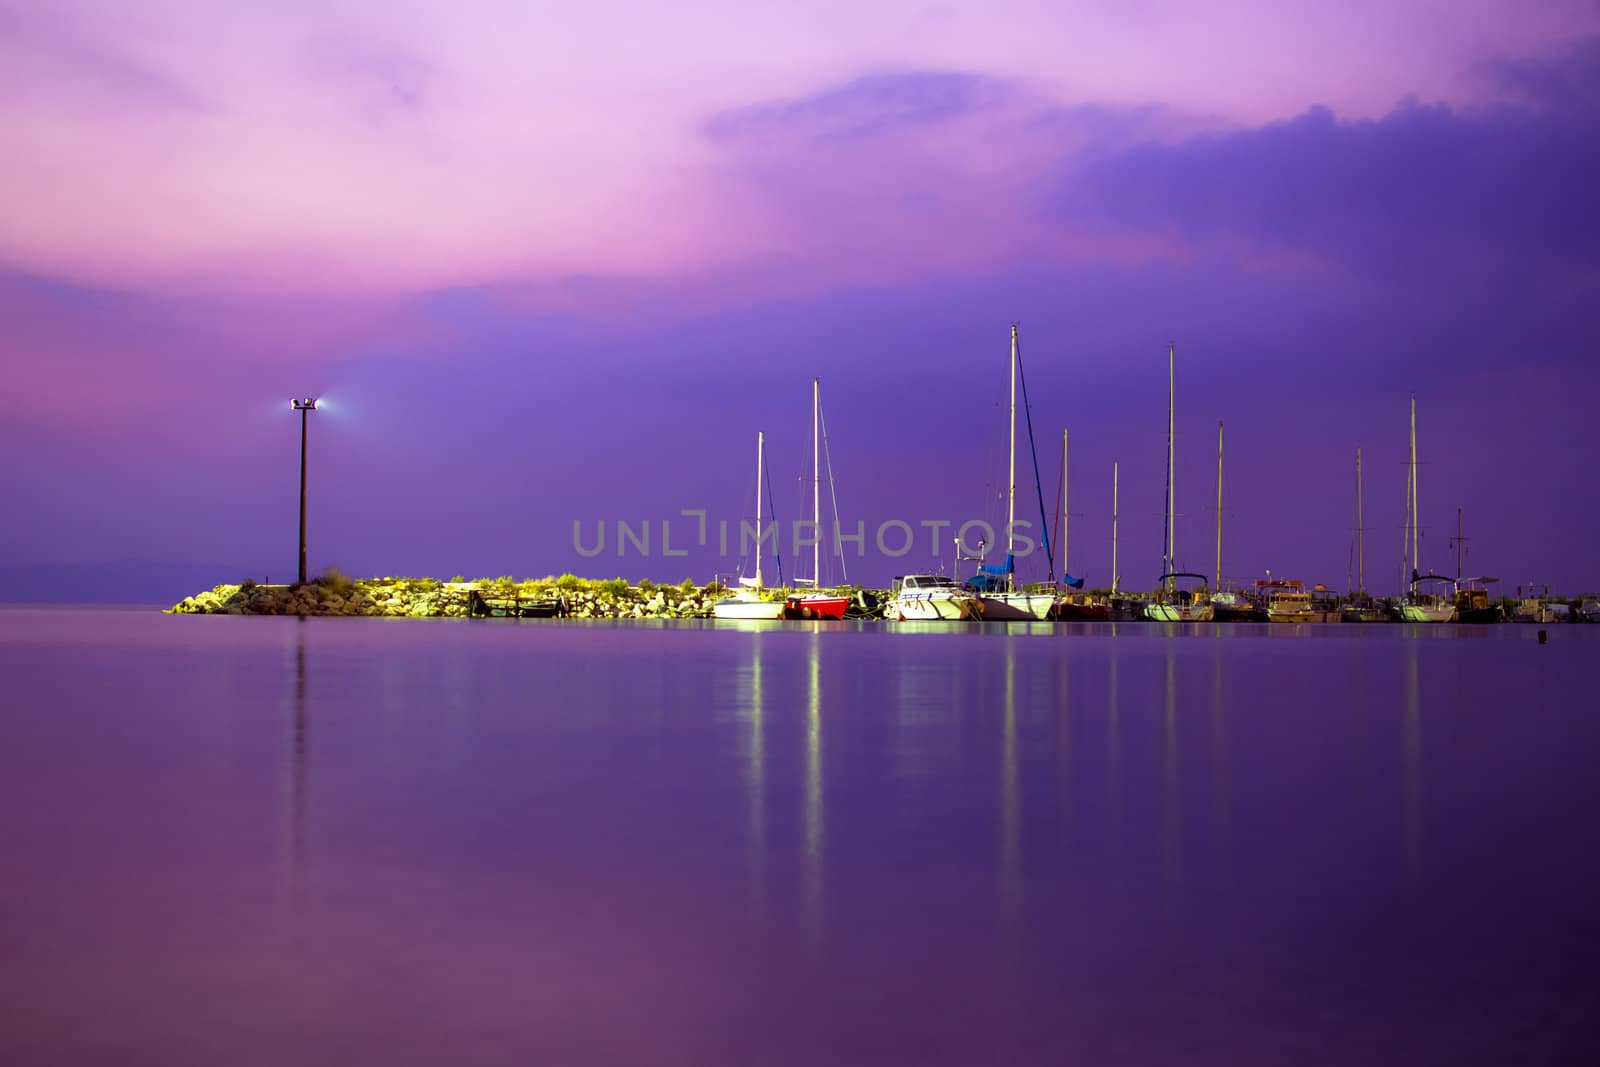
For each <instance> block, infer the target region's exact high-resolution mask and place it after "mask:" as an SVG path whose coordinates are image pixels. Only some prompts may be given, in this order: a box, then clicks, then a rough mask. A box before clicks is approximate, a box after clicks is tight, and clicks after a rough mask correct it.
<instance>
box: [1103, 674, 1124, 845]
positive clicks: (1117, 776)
mask: <svg viewBox="0 0 1600 1067" xmlns="http://www.w3.org/2000/svg"><path fill="white" fill-rule="evenodd" d="M1110 659H1111V679H1110V684H1109V685H1108V686H1107V687H1106V688H1107V691H1108V692H1109V693H1110V695H1111V700H1110V707H1109V708H1108V709H1107V712H1106V718H1107V723H1108V725H1107V727H1106V764H1107V770H1106V790H1107V792H1109V793H1110V794H1111V796H1110V801H1111V825H1113V826H1121V825H1122V709H1121V708H1120V707H1119V706H1118V703H1117V652H1116V646H1115V644H1113V645H1112V649H1111V656H1110Z"/></svg>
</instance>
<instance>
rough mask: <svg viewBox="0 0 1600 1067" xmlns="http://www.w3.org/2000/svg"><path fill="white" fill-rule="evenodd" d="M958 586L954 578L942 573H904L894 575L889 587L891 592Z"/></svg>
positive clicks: (953, 587)
mask: <svg viewBox="0 0 1600 1067" xmlns="http://www.w3.org/2000/svg"><path fill="white" fill-rule="evenodd" d="M955 588H958V586H957V585H956V580H955V579H954V578H946V577H945V576H944V575H942V574H906V575H898V574H897V575H895V577H894V581H893V583H892V584H891V585H890V587H889V591H890V592H891V593H898V592H900V591H901V590H906V591H908V592H909V591H912V590H917V589H955Z"/></svg>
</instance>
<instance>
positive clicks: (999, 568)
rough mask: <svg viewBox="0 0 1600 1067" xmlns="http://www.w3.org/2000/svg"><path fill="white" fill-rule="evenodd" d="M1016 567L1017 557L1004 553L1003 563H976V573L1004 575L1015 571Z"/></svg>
mask: <svg viewBox="0 0 1600 1067" xmlns="http://www.w3.org/2000/svg"><path fill="white" fill-rule="evenodd" d="M1016 569H1017V557H1016V556H1013V555H1011V554H1010V553H1007V554H1006V561H1005V562H1004V563H980V564H978V573H979V574H992V575H995V576H996V577H1004V576H1005V575H1007V574H1012V573H1015V571H1016Z"/></svg>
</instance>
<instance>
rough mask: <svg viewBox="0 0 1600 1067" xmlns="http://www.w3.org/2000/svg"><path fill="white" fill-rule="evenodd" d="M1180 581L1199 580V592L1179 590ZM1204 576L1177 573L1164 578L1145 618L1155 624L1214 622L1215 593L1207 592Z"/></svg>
mask: <svg viewBox="0 0 1600 1067" xmlns="http://www.w3.org/2000/svg"><path fill="white" fill-rule="evenodd" d="M1179 578H1198V579H1200V585H1199V587H1198V588H1195V589H1183V588H1180V587H1179V586H1178V582H1177V580H1178V579H1179ZM1205 582H1206V576H1205V575H1203V574H1184V573H1181V572H1173V573H1171V574H1167V575H1164V576H1163V578H1162V585H1161V588H1160V589H1158V590H1157V591H1156V598H1155V599H1154V600H1152V601H1150V602H1149V603H1148V604H1146V605H1145V606H1144V617H1145V618H1146V619H1148V620H1150V621H1151V622H1210V621H1211V620H1212V619H1213V618H1215V617H1216V612H1215V610H1214V609H1213V608H1212V607H1211V593H1210V591H1209V590H1208V589H1207V588H1206V584H1205Z"/></svg>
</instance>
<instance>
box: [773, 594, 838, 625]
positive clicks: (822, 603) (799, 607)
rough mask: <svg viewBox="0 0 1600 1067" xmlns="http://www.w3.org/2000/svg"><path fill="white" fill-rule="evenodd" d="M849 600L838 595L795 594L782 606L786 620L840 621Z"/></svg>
mask: <svg viewBox="0 0 1600 1067" xmlns="http://www.w3.org/2000/svg"><path fill="white" fill-rule="evenodd" d="M848 610H850V598H849V597H847V596H843V595H840V594H838V593H795V594H792V595H791V596H790V597H789V598H788V599H787V600H785V601H784V604H783V614H784V617H785V618H788V619H842V618H844V613H845V612H846V611H848Z"/></svg>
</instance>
